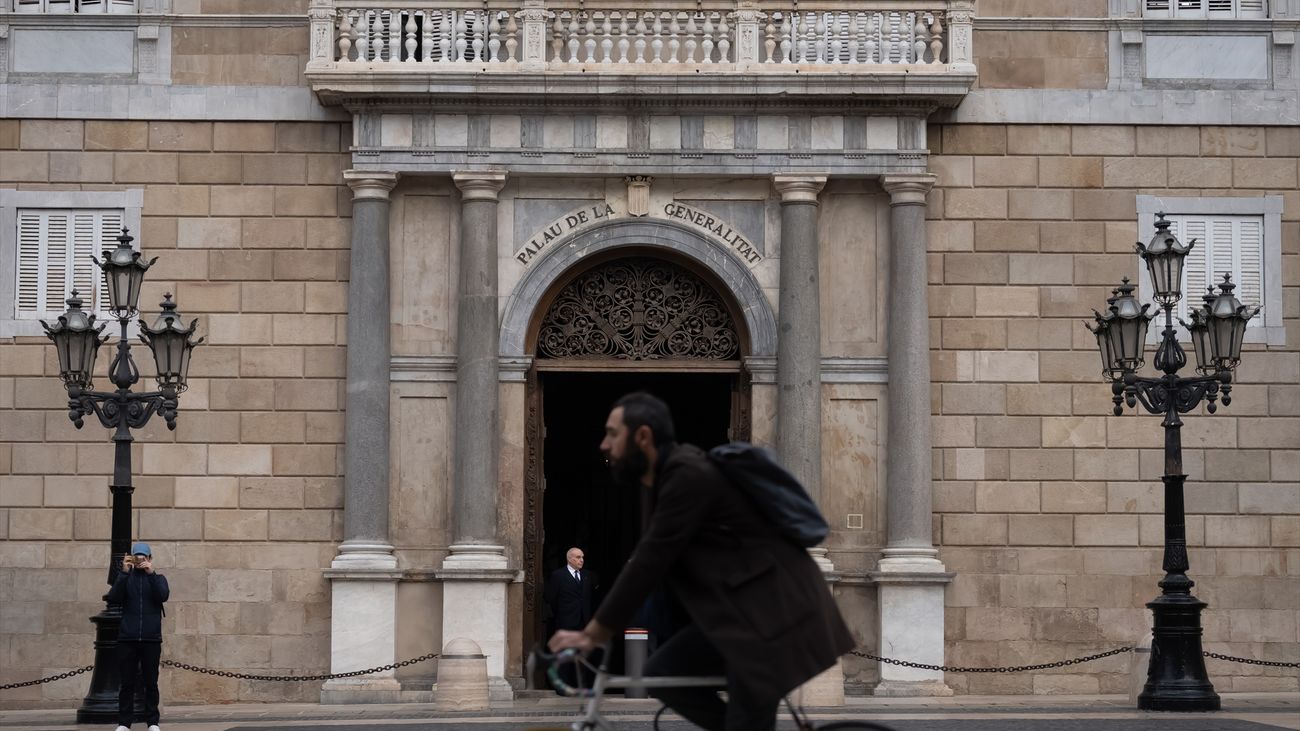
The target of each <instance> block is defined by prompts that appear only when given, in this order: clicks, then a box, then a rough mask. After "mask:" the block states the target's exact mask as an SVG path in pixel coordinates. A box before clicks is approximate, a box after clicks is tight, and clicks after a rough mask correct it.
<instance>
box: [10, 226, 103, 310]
mask: <svg viewBox="0 0 1300 731" xmlns="http://www.w3.org/2000/svg"><path fill="white" fill-rule="evenodd" d="M123 220H124V216H123V212H122V211H120V210H69V209H20V210H19V211H18V214H17V225H18V260H17V267H16V268H17V271H18V277H17V282H16V285H17V286H16V288H15V289H16V295H17V296H16V304H17V307H16V312H15V315H16V316H17V318H19V319H37V318H43V319H49V318H51V317H58V316H59V315H60V314H62V313H63V311H64V310H65V309H67V306H66V305H65V303H64V300H66V299H67V298H68V297H70V296H72V290H74V289H76V290H77V291H78V292H80V293H81V298H82V300H84V301H85V302H86V303H88V304H89V305H90V306H92V307H93V308H94V309H95V311H103V310H104V301H103V300H104V298H103V276H102V275H101V274H100V271H99V268H98V267H96V266H95V263H94V262H93V261H91V258H90V257H91V256H98V255H99V254H100V252H102V251H103V250H104V249H106V248H111V247H112V246H114V245H116V238H117V236H118V234H119V233H121V231H122V225H123Z"/></svg>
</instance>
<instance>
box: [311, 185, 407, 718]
mask: <svg viewBox="0 0 1300 731" xmlns="http://www.w3.org/2000/svg"><path fill="white" fill-rule="evenodd" d="M343 179H344V181H346V182H347V184H348V186H349V187H351V188H352V193H353V201H352V249H351V256H350V257H349V274H348V318H347V337H348V349H347V378H346V380H347V389H346V390H347V401H346V409H345V416H344V429H345V439H344V440H343V444H344V447H343V463H344V478H343V543H341V544H340V545H339V547H338V551H339V552H338V555H337V556H335V558H334V560H333V561H332V562H331V564H330V568H329V569H327V570H326V571H325V576H326V578H328V579H330V581H331V582H332V585H331V592H330V593H331V604H332V607H333V609H332V612H331V617H332V618H331V620H330V672H334V673H341V672H350V671H353V670H360V669H363V668H368V667H374V666H378V665H387V664H390V663H392V662H393V661H394V659H395V657H394V655H395V653H396V647H395V645H394V644H393V640H392V637H393V635H392V630H393V627H394V625H395V623H396V616H397V580H398V579H400V578H401V572H399V571H398V570H397V558H396V557H395V556H394V555H393V546H392V545H391V544H390V543H389V542H388V493H389V485H388V465H389V456H388V443H389V424H390V421H389V414H388V400H389V392H388V383H389V358H390V352H389V351H390V343H389V329H388V327H387V323H388V321H389V319H390V313H389V293H388V282H389V276H390V273H389V265H388V251H389V231H388V217H389V192H390V191H391V190H392V189H393V186H394V185H396V184H397V174H396V173H384V172H362V171H356V170H348V171H345V172H344V173H343ZM376 323H379V326H378V327H376ZM398 689H399V686H398V683H397V680H396V679H395V678H394V677H393V671H391V670H390V671H387V672H384V673H379V674H374V675H367V676H364V677H359V678H341V679H336V680H331V681H329V682H327V683H326V684H325V685H324V687H323V688H322V694H323V697H325V696H327V695H328V694H330V693H342V694H346V695H353V696H354V694H358V693H360V694H373V693H377V692H378V693H394V694H395V692H396V691H397V690H398ZM354 697H355V696H354Z"/></svg>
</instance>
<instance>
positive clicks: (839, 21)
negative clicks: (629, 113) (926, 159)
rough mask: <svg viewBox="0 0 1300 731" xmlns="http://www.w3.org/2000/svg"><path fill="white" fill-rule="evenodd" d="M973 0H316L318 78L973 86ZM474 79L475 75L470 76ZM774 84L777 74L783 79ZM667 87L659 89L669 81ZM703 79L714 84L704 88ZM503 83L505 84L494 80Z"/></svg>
mask: <svg viewBox="0 0 1300 731" xmlns="http://www.w3.org/2000/svg"><path fill="white" fill-rule="evenodd" d="M973 5H974V3H973V0H810V1H804V2H799V0H698V1H692V0H650V1H649V2H646V3H644V4H642V5H640V6H636V5H634V4H632V3H629V0H585V1H584V0H479V1H478V2H473V1H470V0H312V3H311V7H310V10H309V13H310V16H311V25H312V31H311V33H312V44H311V59H310V62H309V63H308V66H307V75H308V77H309V78H310V79H311V80H312V82H313V85H314V86H315V87H316V89H317V91H320V92H322V93H323V94H324V95H325V96H326V97H328V96H329V93H330V90H340V87H339V82H341V81H342V80H344V79H348V80H350V81H351V82H352V83H351V84H350V85H351V86H353V87H354V90H356V88H355V85H356V83H363V82H366V81H368V82H371V83H374V84H377V86H376V88H375V90H376V91H380V90H386V91H390V92H395V91H402V90H407V91H409V90H410V81H411V79H412V78H423V79H425V80H427V81H429V82H430V83H431V84H434V85H437V84H438V83H440V82H443V83H445V82H447V81H448V80H451V79H461V80H464V81H466V82H467V83H471V84H478V85H483V84H487V85H489V86H491V85H492V84H493V83H494V82H491V81H484V79H490V78H491V77H493V76H498V77H514V78H527V77H532V78H534V79H536V78H537V75H538V74H544V75H546V77H547V78H549V79H559V80H560V81H558V82H557V83H560V84H563V83H564V82H563V79H565V78H569V79H572V78H573V77H584V78H587V79H590V78H591V77H593V76H596V77H621V78H634V79H644V78H657V79H660V81H661V82H664V81H667V79H666V78H665V77H677V80H676V81H673V82H671V83H679V82H680V81H681V79H680V77H682V76H692V77H694V76H700V77H705V76H708V77H712V78H713V79H714V80H717V79H718V78H720V77H721V78H724V79H725V78H726V77H728V76H745V77H755V78H758V79H760V82H759V83H764V84H767V83H768V82H767V81H765V80H764V79H766V78H768V77H792V76H795V75H800V76H811V77H819V78H823V79H826V80H828V81H827V84H829V86H831V87H836V88H844V86H845V84H846V83H848V81H847V80H846V79H845V78H844V77H849V76H857V77H859V81H860V77H861V76H862V75H869V76H873V77H876V78H888V77H891V76H896V77H916V76H924V77H927V78H931V79H934V78H938V77H943V76H960V77H966V78H967V79H968V80H967V82H966V83H965V86H966V88H969V81H970V80H973V77H974V73H975V66H974V63H973V58H972V52H971V17H972V15H973ZM470 80H473V81H470ZM775 80H776V79H775V78H771V81H775ZM661 85H662V84H661ZM705 86H706V85H705ZM497 88H500V84H497Z"/></svg>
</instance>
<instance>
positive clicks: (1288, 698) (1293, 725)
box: [0, 693, 1300, 731]
mask: <svg viewBox="0 0 1300 731" xmlns="http://www.w3.org/2000/svg"><path fill="white" fill-rule="evenodd" d="M608 707H609V714H610V717H611V720H612V721H613V728H614V729H616V730H617V731H650V729H651V728H652V726H651V719H652V718H653V712H654V708H655V707H654V706H653V705H651V703H650V702H648V701H625V700H615V701H612V702H610V704H609V706H608ZM577 708H578V706H577V704H576V702H574V701H568V700H561V699H546V700H524V701H515V702H514V703H511V704H508V705H503V706H500V707H497V708H494V709H492V710H491V711H488V712H486V713H484V714H465V713H457V714H451V713H440V712H438V711H437V710H436V709H435V708H434V707H433V706H431V705H424V704H400V705H368V706H362V705H352V706H322V705H317V704H307V703H300V704H256V705H255V704H246V705H227V706H175V707H169V708H165V709H164V711H163V728H164V729H167V730H168V731H233V730H237V731H286V729H322V730H324V731H380V730H383V731H449V730H450V729H466V730H472V731H528V730H532V729H560V728H567V725H566V724H568V723H569V722H571V721H572V719H573V717H574V714H575V712H576V710H577ZM74 709H75V704H73V705H72V706H71V707H69V708H64V709H54V710H31V711H0V731H9V730H10V729H14V730H17V729H22V731H85V730H86V729H91V728H101V727H97V726H77V725H76V724H74V723H73V718H74V715H75V710H74ZM1224 709H1225V710H1223V711H1221V712H1218V713H1211V714H1184V713H1179V714H1163V713H1161V714H1153V713H1143V712H1140V711H1136V710H1134V709H1133V707H1132V705H1131V704H1130V703H1129V701H1128V699H1127V698H1124V697H1122V696H1053V697H1045V696H996V697H991V696H986V697H977V696H958V697H955V698H928V699H884V698H850V699H849V706H848V707H846V708H839V709H821V710H818V711H814V713H813V718H814V719H815V720H816V721H817V722H818V723H819V724H827V723H832V722H834V721H847V720H851V719H852V720H859V719H869V720H871V721H873V722H876V723H879V724H881V725H882V726H884V727H885V728H888V729H891V730H892V731H1277V730H1278V729H1286V730H1287V731H1300V694H1295V693H1289V694H1285V693H1260V694H1235V695H1227V696H1224ZM102 728H104V729H111V728H112V724H108V725H106V726H103V727H102ZM136 728H137V729H141V730H142V729H143V725H142V724H138V725H137V726H136ZM660 728H662V729H664V731H688V730H689V729H693V728H694V727H693V726H691V725H689V724H687V723H685V722H682V721H680V720H670V721H668V722H666V723H663V724H661V725H660ZM779 728H780V729H781V731H790V730H791V729H793V725H792V724H791V723H789V721H784V722H783V723H782V724H781V726H780V727H779Z"/></svg>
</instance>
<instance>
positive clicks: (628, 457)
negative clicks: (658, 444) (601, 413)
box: [609, 434, 650, 487]
mask: <svg viewBox="0 0 1300 731" xmlns="http://www.w3.org/2000/svg"><path fill="white" fill-rule="evenodd" d="M649 467H650V460H649V459H647V458H646V455H645V452H642V451H641V448H640V447H638V446H637V445H636V443H634V442H633V441H632V439H631V435H630V434H629V435H628V440H627V442H625V443H624V445H623V456H622V457H620V458H619V459H614V458H613V457H611V458H610V460H609V471H610V474H611V475H613V477H614V482H617V483H618V484H619V485H622V486H625V487H639V486H640V485H641V478H642V477H643V476H645V473H646V470H647V469H649Z"/></svg>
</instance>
